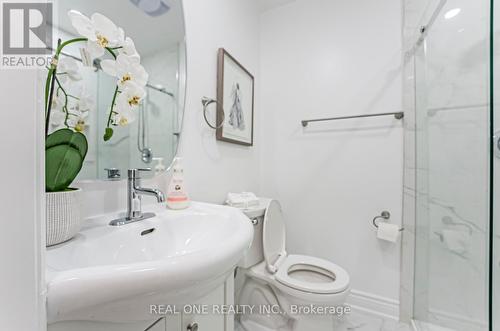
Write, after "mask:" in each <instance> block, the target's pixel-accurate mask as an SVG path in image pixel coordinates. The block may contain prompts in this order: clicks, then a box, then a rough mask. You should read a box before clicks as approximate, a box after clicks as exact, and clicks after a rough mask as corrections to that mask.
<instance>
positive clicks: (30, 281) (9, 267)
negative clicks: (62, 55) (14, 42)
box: [0, 70, 45, 331]
mask: <svg viewBox="0 0 500 331" xmlns="http://www.w3.org/2000/svg"><path fill="white" fill-rule="evenodd" d="M0 71H1V72H0V86H1V88H2V93H1V95H2V97H1V98H0V110H1V112H0V118H1V120H0V132H1V137H2V139H1V142H0V155H2V159H1V162H0V172H1V173H2V185H3V188H2V190H1V191H0V208H1V210H2V217H1V225H2V227H1V230H0V261H2V266H1V267H0V330H19V331H33V330H42V327H43V326H44V324H45V322H44V321H45V301H44V298H43V291H44V290H45V286H44V285H42V284H43V279H44V277H43V276H44V274H45V266H44V264H43V253H44V250H43V248H42V245H45V243H42V242H41V238H40V236H41V234H42V235H44V234H45V232H44V220H45V214H44V213H45V209H43V208H42V207H43V205H44V203H45V199H44V194H43V192H44V191H45V184H44V179H43V178H44V164H43V149H39V148H37V141H38V142H42V144H41V145H40V146H43V107H40V108H37V106H36V105H37V103H36V89H35V88H38V87H39V86H34V84H33V81H36V72H35V71H33V70H24V71H21V70H0ZM35 85H36V84H35Z"/></svg>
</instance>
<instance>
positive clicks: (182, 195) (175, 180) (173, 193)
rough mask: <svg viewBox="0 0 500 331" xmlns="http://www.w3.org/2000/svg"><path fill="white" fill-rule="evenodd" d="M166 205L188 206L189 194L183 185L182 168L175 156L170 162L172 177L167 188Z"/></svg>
mask: <svg viewBox="0 0 500 331" xmlns="http://www.w3.org/2000/svg"><path fill="white" fill-rule="evenodd" d="M167 207H168V208H170V209H184V208H187V207H189V196H188V194H187V192H186V188H185V186H184V168H183V167H182V158H180V157H176V158H175V159H174V161H173V164H172V178H171V179H170V183H169V184H168V190H167Z"/></svg>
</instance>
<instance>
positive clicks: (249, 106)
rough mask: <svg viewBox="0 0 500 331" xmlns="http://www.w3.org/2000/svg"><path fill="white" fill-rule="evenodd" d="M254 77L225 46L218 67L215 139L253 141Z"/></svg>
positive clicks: (220, 50) (249, 143) (246, 143)
mask: <svg viewBox="0 0 500 331" xmlns="http://www.w3.org/2000/svg"><path fill="white" fill-rule="evenodd" d="M253 108H254V77H253V76H252V74H251V73H250V72H249V71H248V70H247V69H245V68H244V67H243V66H242V65H241V64H240V63H239V62H238V61H237V60H236V59H235V58H234V57H232V56H231V55H230V54H229V53H228V52H227V51H226V50H225V49H224V48H220V49H219V54H218V70H217V123H222V125H221V126H220V127H219V128H218V129H217V132H216V137H217V140H222V141H227V142H231V143H235V144H240V145H246V146H252V145H253V111H254V110H253Z"/></svg>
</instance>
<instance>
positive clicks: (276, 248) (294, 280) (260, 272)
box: [237, 200, 350, 331]
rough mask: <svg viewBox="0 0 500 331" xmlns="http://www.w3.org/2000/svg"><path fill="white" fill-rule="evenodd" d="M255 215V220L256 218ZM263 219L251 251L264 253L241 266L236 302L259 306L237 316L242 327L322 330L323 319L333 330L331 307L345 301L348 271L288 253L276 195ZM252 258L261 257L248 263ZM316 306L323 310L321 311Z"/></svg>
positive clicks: (251, 330) (252, 329) (250, 330)
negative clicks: (251, 311) (239, 287)
mask: <svg viewBox="0 0 500 331" xmlns="http://www.w3.org/2000/svg"><path fill="white" fill-rule="evenodd" d="M254 216H255V215H254ZM256 219H257V218H254V224H258V222H255V220H256ZM261 222H262V223H263V224H262V226H261V227H257V228H256V229H255V230H256V231H255V232H254V241H253V244H254V243H256V242H257V243H259V245H257V246H258V247H253V246H254V245H253V244H252V247H251V248H250V250H251V251H252V250H253V252H251V255H252V256H260V257H261V259H260V261H257V259H256V258H254V259H253V260H252V261H246V265H245V264H244V265H243V267H246V268H242V269H240V271H241V272H242V273H243V275H244V278H245V279H244V282H243V285H242V288H241V290H240V291H239V295H238V298H237V303H238V304H240V305H251V306H254V307H255V311H254V312H253V313H252V314H245V315H242V316H239V321H240V324H241V326H242V328H243V329H244V330H246V331H261V330H268V331H274V330H280V331H281V330H283V331H284V330H290V331H292V330H293V331H299V330H310V328H311V326H312V325H314V329H315V330H320V329H321V327H320V324H322V325H324V328H325V330H331V328H332V326H331V323H330V322H329V321H331V320H332V319H334V318H336V317H337V316H335V314H334V313H333V311H334V310H335V309H336V308H338V307H342V306H343V305H344V303H345V300H346V298H347V296H348V295H349V291H350V287H349V274H348V273H347V272H346V271H345V270H344V269H343V268H342V267H340V266H338V265H336V264H334V263H332V262H330V261H327V260H324V259H320V258H317V257H312V256H307V255H293V254H292V255H289V254H287V252H286V250H285V247H286V238H285V222H284V218H283V214H282V212H281V206H280V204H279V202H278V201H276V200H269V201H268V204H267V208H266V209H265V213H264V217H263V219H262V220H261ZM258 236H262V238H261V241H259V240H256V239H257V238H256V237H258ZM256 251H257V253H256ZM259 253H261V254H259ZM252 262H257V263H256V264H253V265H251V266H250V264H251V263H252ZM266 307H267V310H266ZM269 307H279V313H277V312H276V311H269ZM313 307H314V308H317V307H322V308H323V310H321V313H320V314H318V313H317V312H318V310H317V309H316V310H313ZM261 310H264V311H261ZM319 320H322V322H321V323H320V322H319Z"/></svg>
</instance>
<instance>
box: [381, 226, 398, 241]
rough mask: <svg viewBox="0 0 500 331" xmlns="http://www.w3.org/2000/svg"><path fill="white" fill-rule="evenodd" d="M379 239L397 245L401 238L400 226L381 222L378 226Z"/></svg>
mask: <svg viewBox="0 0 500 331" xmlns="http://www.w3.org/2000/svg"><path fill="white" fill-rule="evenodd" d="M377 238H378V239H381V240H385V241H390V242H392V243H395V242H396V241H397V240H398V238H399V225H397V224H391V223H384V222H380V223H379V224H378V230H377Z"/></svg>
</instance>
